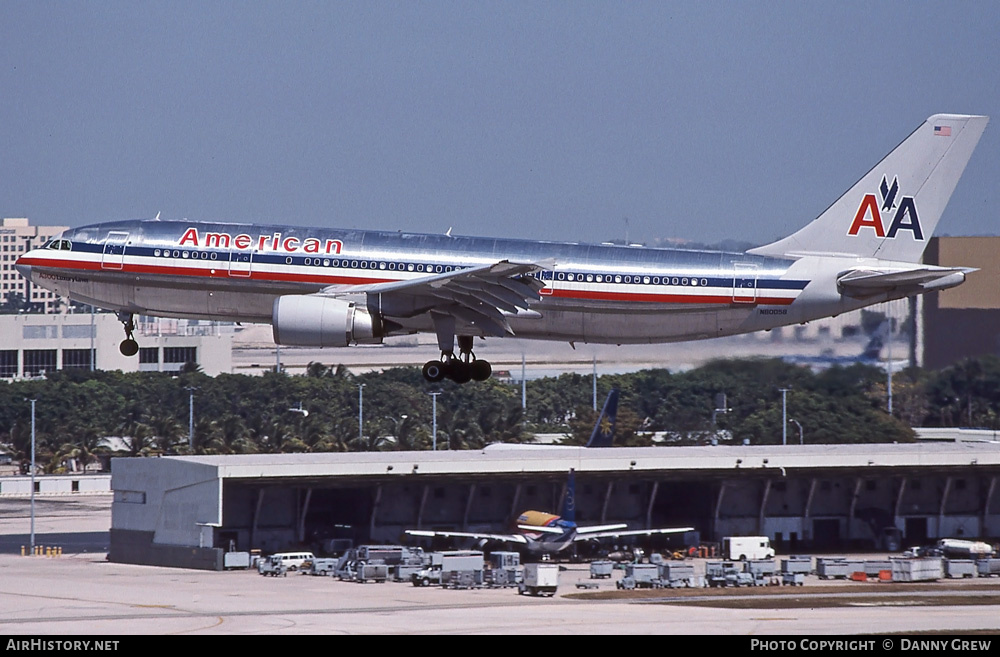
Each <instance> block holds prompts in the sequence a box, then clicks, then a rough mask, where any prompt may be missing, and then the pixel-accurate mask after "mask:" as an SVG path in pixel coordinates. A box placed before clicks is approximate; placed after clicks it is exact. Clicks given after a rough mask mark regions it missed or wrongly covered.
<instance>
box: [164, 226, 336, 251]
mask: <svg viewBox="0 0 1000 657" xmlns="http://www.w3.org/2000/svg"><path fill="white" fill-rule="evenodd" d="M177 244H178V246H193V247H195V248H204V249H213V248H215V249H228V248H235V249H239V250H241V251H249V250H253V249H256V250H257V251H283V252H285V253H316V254H320V253H322V254H327V255H337V254H339V253H340V252H341V250H342V249H343V248H344V243H343V242H341V241H340V240H330V239H318V238H316V237H307V238H305V239H302V238H299V237H293V236H288V237H284V236H282V234H281V233H273V234H271V235H258V236H257V239H256V240H254V238H253V237H251V236H250V235H248V234H246V233H240V234H239V235H230V234H229V233H202V234H199V233H198V229H197V228H188V229H187V230H186V231H184V235H182V236H181V238H180V240H178V242H177Z"/></svg>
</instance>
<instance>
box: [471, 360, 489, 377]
mask: <svg viewBox="0 0 1000 657" xmlns="http://www.w3.org/2000/svg"><path fill="white" fill-rule="evenodd" d="M469 367H470V369H471V370H472V380H473V381H485V380H486V379H488V378H490V375H491V374H493V367H492V366H491V365H490V362H489V361H487V360H475V361H472V363H471V364H470V365H469Z"/></svg>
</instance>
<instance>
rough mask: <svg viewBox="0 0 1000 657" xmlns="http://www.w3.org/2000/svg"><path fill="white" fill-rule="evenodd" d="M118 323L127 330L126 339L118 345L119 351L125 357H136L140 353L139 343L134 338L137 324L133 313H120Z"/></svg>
mask: <svg viewBox="0 0 1000 657" xmlns="http://www.w3.org/2000/svg"><path fill="white" fill-rule="evenodd" d="M118 321H120V322H121V323H122V326H123V327H124V328H125V339H124V340H122V342H121V344H120V345H118V350H119V351H121V352H122V355H123V356H135V355H136V354H137V353H139V343H138V342H136V341H135V338H133V337H132V332H133V331H135V322H134V321H132V313H126V312H120V313H118Z"/></svg>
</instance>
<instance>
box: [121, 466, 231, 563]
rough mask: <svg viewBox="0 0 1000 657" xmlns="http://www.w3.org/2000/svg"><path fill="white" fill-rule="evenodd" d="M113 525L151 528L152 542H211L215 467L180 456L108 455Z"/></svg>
mask: <svg viewBox="0 0 1000 657" xmlns="http://www.w3.org/2000/svg"><path fill="white" fill-rule="evenodd" d="M111 476H112V482H113V487H114V491H113V492H114V501H113V502H112V504H111V526H112V528H113V529H117V530H125V531H133V532H151V533H152V539H151V541H152V543H154V544H156V545H180V546H188V547H205V548H211V547H214V546H213V545H212V544H211V543H212V532H210V531H209V532H206V531H204V529H203V527H204V526H206V525H209V526H218V525H221V524H222V481H221V479H219V476H218V471H217V469H216V468H215V467H212V466H208V465H204V464H201V463H192V462H186V461H184V460H183V459H156V458H115V459H111Z"/></svg>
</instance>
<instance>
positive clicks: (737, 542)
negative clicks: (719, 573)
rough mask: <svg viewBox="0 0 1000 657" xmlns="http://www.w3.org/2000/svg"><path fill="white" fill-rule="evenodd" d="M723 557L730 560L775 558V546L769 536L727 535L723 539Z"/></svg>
mask: <svg viewBox="0 0 1000 657" xmlns="http://www.w3.org/2000/svg"><path fill="white" fill-rule="evenodd" d="M722 558H723V559H726V560H728V561H748V560H749V561H753V560H755V559H773V558H774V548H772V547H771V539H769V538H768V537H767V536H727V537H725V538H723V539H722Z"/></svg>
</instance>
